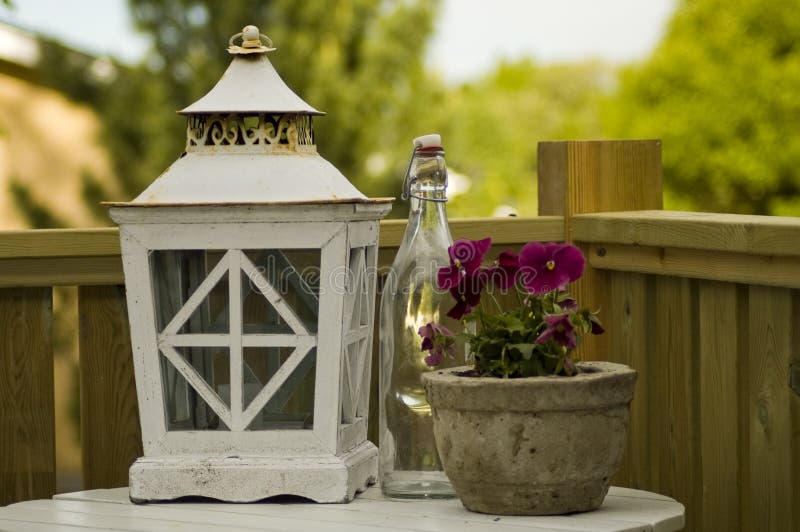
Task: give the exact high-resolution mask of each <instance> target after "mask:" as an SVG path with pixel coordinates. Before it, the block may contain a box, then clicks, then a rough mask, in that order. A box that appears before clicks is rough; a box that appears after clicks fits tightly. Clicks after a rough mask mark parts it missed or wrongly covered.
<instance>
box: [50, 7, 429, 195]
mask: <svg viewBox="0 0 800 532" xmlns="http://www.w3.org/2000/svg"><path fill="white" fill-rule="evenodd" d="M129 4H130V8H131V11H132V16H133V20H134V22H135V24H136V27H137V28H138V29H139V30H140V31H142V32H143V33H145V34H146V35H148V36H150V37H151V38H152V41H153V51H152V53H151V54H150V56H149V57H148V58H147V59H146V60H145V61H144V62H143V64H141V65H135V66H132V67H131V66H126V65H122V64H118V63H117V64H114V65H113V67H114V69H113V70H114V75H113V76H110V77H109V76H106V77H104V78H102V79H99V78H97V76H94V77H93V76H92V75H91V72H92V69H93V68H94V67H96V65H94V64H93V63H92V62H86V63H83V62H82V61H81V60H80V58H79V57H72V56H71V55H70V54H69V53H68V51H66V50H65V49H64V48H63V47H58V46H49V47H48V49H47V51H46V53H45V54H43V61H42V65H43V68H46V69H47V71H48V76H47V77H45V76H43V78H44V79H46V80H48V81H47V82H49V83H52V84H53V85H54V86H55V87H56V88H58V89H60V90H62V91H64V92H66V93H67V94H68V95H69V96H71V97H72V98H73V99H76V100H78V101H83V102H87V103H89V104H90V105H92V106H93V107H94V108H95V109H97V110H98V111H99V115H100V118H101V120H102V122H103V129H104V132H103V137H102V140H103V142H105V144H106V145H107V146H108V148H109V150H110V152H111V156H112V162H113V167H114V171H115V173H116V175H117V176H118V178H119V179H120V181H121V185H122V187H121V189H122V190H123V192H124V194H125V195H126V196H127V198H130V197H133V196H134V195H136V194H138V192H140V191H141V190H142V189H143V188H144V187H145V186H147V185H148V184H149V183H150V182H152V181H153V180H154V179H155V178H156V177H157V176H158V175H159V174H160V173H161V172H162V171H163V170H164V169H165V168H166V167H167V166H168V165H169V164H171V163H172V162H173V161H174V160H175V159H176V158H177V157H178V156H179V155H180V153H181V152H182V151H183V148H184V145H185V142H186V140H185V139H186V133H185V128H186V123H185V118H184V117H182V116H178V115H176V114H175V111H176V110H179V109H182V108H183V107H185V106H187V105H189V104H190V103H192V102H193V101H195V100H197V99H198V98H200V97H201V96H202V95H203V94H205V93H206V92H207V91H208V90H209V89H210V88H211V87H212V86H213V85H214V83H216V81H217V80H218V79H219V78H220V76H221V75H222V73H223V72H224V71H225V69H226V68H227V66H228V64H229V63H230V61H231V56H230V55H229V54H228V53H227V51H226V48H227V44H228V39H229V38H230V37H231V35H232V34H234V33H236V32H237V31H240V29H241V28H242V27H243V26H245V25H247V24H255V25H257V26H259V28H261V30H262V32H263V33H265V34H267V35H269V36H270V38H272V40H273V42H274V43H275V46H276V48H277V51H275V52H272V53H271V54H270V60H271V61H272V62H273V64H274V65H275V68H276V69H277V70H278V71H279V72H280V74H281V76H282V77H283V78H284V80H285V81H286V82H287V84H288V85H289V86H290V87H291V88H292V89H293V90H294V91H295V92H297V93H298V94H299V95H300V96H301V97H302V98H303V99H305V100H306V101H308V102H309V103H311V104H312V105H313V106H315V107H316V108H318V109H320V110H323V111H326V112H327V113H328V114H327V116H324V117H319V118H317V119H315V133H316V139H317V144H318V147H319V150H320V153H321V154H322V156H323V157H325V158H327V159H328V160H330V161H331V162H332V163H333V164H334V165H336V166H337V167H338V168H339V169H340V170H342V172H343V173H344V174H345V175H346V176H348V178H350V179H351V180H352V181H353V182H354V183H355V184H356V186H358V187H359V188H361V189H362V190H363V191H364V192H365V193H367V194H370V195H395V194H396V192H397V190H399V188H400V180H401V172H402V170H401V168H403V165H404V164H405V162H406V161H405V158H406V156H407V152H408V146H409V144H410V141H409V139H411V138H413V136H416V135H418V134H419V133H420V130H419V129H418V128H420V127H423V124H425V123H426V121H427V123H431V121H430V120H427V119H426V114H427V113H428V112H429V111H430V107H428V106H429V105H430V106H434V105H435V101H436V98H443V97H441V96H436V94H437V89H436V88H435V87H436V86H437V84H435V83H434V84H431V83H430V82H429V80H427V79H426V77H425V73H424V69H423V57H424V51H425V46H426V43H427V41H428V38H429V36H430V34H431V33H432V31H433V19H434V15H435V13H436V10H437V8H438V1H434V2H430V1H427V0H415V1H407V0H341V1H338V2H336V3H335V4H331V3H328V2H297V1H295V0H271V1H259V2H252V1H244V0H238V1H227V2H218V1H211V0H130V2H129ZM51 72H52V74H50V73H51ZM419 98H425V100H424V101H425V102H426V105H419ZM370 160H371V161H373V164H368V161H370ZM375 161H377V162H378V163H379V164H374V162H375ZM106 199H117V198H106Z"/></svg>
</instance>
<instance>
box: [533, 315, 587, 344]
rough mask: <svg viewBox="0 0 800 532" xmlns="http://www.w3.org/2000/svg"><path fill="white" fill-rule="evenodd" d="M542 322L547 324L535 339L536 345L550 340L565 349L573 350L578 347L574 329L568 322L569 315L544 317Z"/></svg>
mask: <svg viewBox="0 0 800 532" xmlns="http://www.w3.org/2000/svg"><path fill="white" fill-rule="evenodd" d="M544 321H545V322H547V328H546V329H545V330H544V331H542V333H541V334H540V335H539V336H538V337H537V338H536V343H537V344H544V343H547V342H549V341H551V340H552V341H554V342H555V343H557V344H559V345H561V346H564V347H566V348H567V349H575V348H576V347H577V346H578V344H577V340H576V338H575V327H574V326H573V325H572V322H571V321H569V314H552V315H550V316H545V317H544Z"/></svg>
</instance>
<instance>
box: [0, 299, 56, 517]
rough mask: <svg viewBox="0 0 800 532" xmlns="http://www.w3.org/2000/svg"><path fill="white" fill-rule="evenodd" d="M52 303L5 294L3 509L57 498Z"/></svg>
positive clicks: (0, 307)
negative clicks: (31, 500)
mask: <svg viewBox="0 0 800 532" xmlns="http://www.w3.org/2000/svg"><path fill="white" fill-rule="evenodd" d="M52 324H53V298H52V289H51V288H49V287H47V288H3V289H0V331H2V336H0V506H5V505H7V504H11V503H13V502H17V501H24V500H29V499H48V498H50V497H52V496H53V494H54V493H55V487H56V464H55V462H56V457H55V449H56V446H55V442H56V434H55V405H54V397H53V386H54V383H53V334H52V333H53V328H52Z"/></svg>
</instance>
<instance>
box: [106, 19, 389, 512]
mask: <svg viewBox="0 0 800 532" xmlns="http://www.w3.org/2000/svg"><path fill="white" fill-rule="evenodd" d="M239 35H241V36H242V41H243V42H242V45H241V46H234V45H233V41H234V39H235V38H237V37H238V36H239ZM239 35H237V36H234V38H232V39H231V47H230V48H229V51H230V52H231V53H232V54H234V59H233V62H232V63H231V65H230V67H229V68H228V70H227V72H225V74H224V75H223V77H222V78H221V79H220V81H219V82H218V83H217V85H216V86H215V87H214V88H213V89H212V90H211V91H210V92H209V93H208V94H206V95H205V96H204V97H203V98H201V99H200V100H198V101H197V102H195V103H194V104H192V105H190V106H189V107H187V108H186V109H184V110H183V111H181V113H182V114H185V115H188V122H189V125H188V141H187V144H186V152H185V153H184V154H183V155H181V157H180V158H179V159H178V160H177V161H176V162H175V163H173V164H172V166H170V167H169V168H168V169H167V170H166V171H165V172H164V173H163V174H162V175H161V176H160V177H159V178H158V179H156V181H155V182H153V183H152V184H151V185H150V186H149V187H148V188H147V189H146V190H145V191H144V192H142V194H141V195H139V196H138V197H137V198H136V199H134V200H133V201H131V202H129V203H111V204H109V206H110V213H111V217H112V218H113V219H114V221H115V222H117V223H118V224H119V226H120V240H121V246H122V257H123V264H124V270H125V284H126V288H127V298H128V312H129V318H130V325H131V338H132V343H133V356H134V366H135V372H136V389H137V393H138V398H139V412H140V416H141V424H142V438H143V440H144V457H142V458H140V459H138V460H137V461H136V462H135V463H134V464H133V466H132V467H131V470H130V497H131V499H132V500H134V501H136V502H142V501H149V500H167V499H174V498H177V497H182V496H206V497H213V498H216V499H220V500H226V501H237V502H244V501H254V500H258V499H262V498H265V497H270V496H273V495H280V494H291V495H299V496H303V497H308V498H310V499H312V500H315V501H318V502H346V501H349V500H351V499H352V498H353V497H354V495H355V493H356V492H358V491H361V490H363V489H364V488H365V487H366V485H368V484H370V483H372V482H374V480H375V477H376V475H377V449H376V448H375V446H374V445H373V444H372V443H370V442H369V441H367V439H366V434H367V411H368V396H369V379H370V359H371V350H372V323H373V322H372V320H373V302H374V300H375V275H374V268H375V264H376V258H377V243H378V220H379V219H380V218H382V217H384V216H385V215H386V213H387V212H388V211H389V209H390V208H391V201H392V200H391V199H385V198H384V199H368V198H366V197H365V196H364V195H363V194H361V193H360V192H359V191H358V190H357V189H356V188H355V187H353V185H352V184H350V182H348V181H347V179H346V178H345V177H344V176H343V175H342V174H341V173H340V172H339V171H338V170H337V169H336V168H335V167H334V166H333V165H331V164H330V163H329V162H327V161H326V160H325V159H323V158H322V157H320V156H319V155H318V154H317V150H316V147H315V145H314V134H313V130H312V123H311V118H312V116H314V115H319V114H322V113H320V112H318V111H317V110H315V109H314V108H313V107H311V106H310V105H308V104H307V103H306V102H304V101H303V100H301V99H300V98H299V97H298V96H297V95H296V94H294V93H293V92H292V91H291V90H290V89H289V88H288V87H287V86H286V84H285V83H284V82H283V81H282V80H281V78H280V77H279V76H278V74H277V72H276V71H275V69H274V68H273V67H272V65H271V64H270V62H269V60H268V59H267V54H266V52H268V51H271V50H273V48H272V47H271V45H272V43H271V42H270V41H269V39H268V38H266V37H265V36H262V35H260V34H259V31H258V28H255V27H254V26H248V27H246V28H244V30H243V32H242V34H239ZM262 39H263V40H264V41H265V42H266V43H267V45H268V46H264V45H263V44H262Z"/></svg>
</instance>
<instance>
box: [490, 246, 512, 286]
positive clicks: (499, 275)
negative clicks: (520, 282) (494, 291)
mask: <svg viewBox="0 0 800 532" xmlns="http://www.w3.org/2000/svg"><path fill="white" fill-rule="evenodd" d="M517 272H519V256H518V255H517V254H516V253H514V252H513V251H511V250H508V249H507V250H505V251H503V252H502V253H500V256H499V257H497V260H496V261H495V262H494V264H493V265H492V267H491V268H489V273H488V275H489V278H490V279H491V281H492V282H493V283H494V284H495V285H496V286H497V287H498V288H500V289H501V290H508V289H509V288H511V287H512V286H514V284H515V283H516V282H517Z"/></svg>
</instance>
